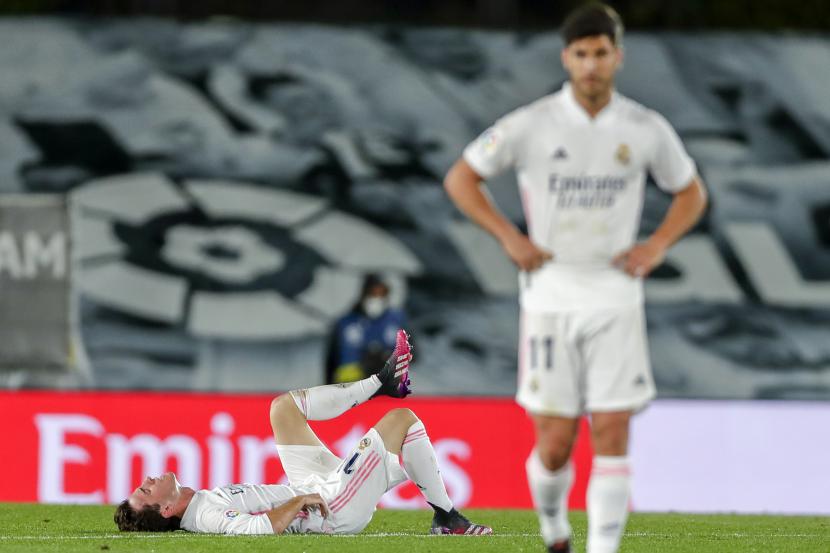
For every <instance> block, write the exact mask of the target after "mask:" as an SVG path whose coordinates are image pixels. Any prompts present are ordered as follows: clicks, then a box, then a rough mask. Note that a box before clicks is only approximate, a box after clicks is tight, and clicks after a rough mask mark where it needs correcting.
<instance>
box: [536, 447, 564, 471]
mask: <svg viewBox="0 0 830 553" xmlns="http://www.w3.org/2000/svg"><path fill="white" fill-rule="evenodd" d="M536 450H537V452H538V454H539V460H540V461H542V465H543V466H544V467H545V468H546V469H547V470H550V471H554V470H559V469H561V468H562V467H564V466H565V465H566V464H567V463H568V459H569V458H570V457H571V447H570V444H569V443H568V442H566V441H559V442H549V443H546V444H537V445H536Z"/></svg>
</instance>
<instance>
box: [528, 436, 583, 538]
mask: <svg viewBox="0 0 830 553" xmlns="http://www.w3.org/2000/svg"><path fill="white" fill-rule="evenodd" d="M525 469H526V470H527V482H528V484H529V485H530V495H531V496H533V505H534V506H535V507H536V514H537V515H538V516H539V527H540V528H541V530H542V540H544V542H545V545H547V546H550V545H553V544H554V543H557V542H560V541H563V540H567V539H570V537H571V525H570V523H569V522H568V494H569V493H570V491H571V485H572V484H573V481H574V470H573V465H572V464H571V462H570V461H568V463H567V464H566V465H565V466H564V467H562V468H561V469H559V470H557V471H550V470H548V469H547V468H545V465H543V464H542V460H541V459H540V458H539V454H538V453H537V452H536V450H535V449H534V450H533V451H531V452H530V456H529V457H528V458H527V462H526V463H525Z"/></svg>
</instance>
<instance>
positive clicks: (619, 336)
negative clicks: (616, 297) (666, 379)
mask: <svg viewBox="0 0 830 553" xmlns="http://www.w3.org/2000/svg"><path fill="white" fill-rule="evenodd" d="M655 393H656V390H655V387H654V378H653V376H652V374H651V363H650V362H649V353H648V342H647V339H646V327H645V314H644V312H643V307H642V306H639V305H638V306H632V307H623V308H615V309H609V310H601V311H600V310H584V311H581V310H580V311H568V312H556V313H542V312H532V311H528V310H523V311H522V318H521V323H520V330H519V383H518V392H517V394H516V401H518V403H519V405H521V406H522V407H524V408H525V409H526V410H527V411H528V412H530V413H533V414H537V415H551V416H562V417H574V418H576V417H579V416H581V415H583V414H585V413H592V412H597V411H600V412H601V411H626V410H631V411H639V410H641V409H643V408H644V407H645V406H646V405H647V404H648V402H649V401H651V400H652V399H653V398H654V396H655Z"/></svg>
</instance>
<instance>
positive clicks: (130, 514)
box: [113, 499, 182, 532]
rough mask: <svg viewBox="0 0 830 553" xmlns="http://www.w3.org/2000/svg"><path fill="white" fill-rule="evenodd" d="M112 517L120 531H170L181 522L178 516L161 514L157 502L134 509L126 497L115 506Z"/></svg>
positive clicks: (177, 527) (175, 528)
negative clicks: (167, 516)
mask: <svg viewBox="0 0 830 553" xmlns="http://www.w3.org/2000/svg"><path fill="white" fill-rule="evenodd" d="M113 519H114V520H115V525H116V526H118V529H119V530H121V531H122V532H172V531H173V530H178V529H179V526H180V524H181V522H182V519H181V518H179V517H169V518H165V517H163V516H161V506H160V505H159V504H158V503H156V504H155V505H145V506H144V507H142V508H141V509H139V510H135V509H133V508H132V506H131V505H130V502H129V501H128V500H126V499H125V500H124V501H122V502H121V503H119V504H118V507H116V508H115V516H113Z"/></svg>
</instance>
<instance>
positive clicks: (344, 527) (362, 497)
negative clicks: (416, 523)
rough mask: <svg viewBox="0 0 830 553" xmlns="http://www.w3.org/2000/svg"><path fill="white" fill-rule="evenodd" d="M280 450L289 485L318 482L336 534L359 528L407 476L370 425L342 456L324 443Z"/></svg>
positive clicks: (350, 531) (292, 446)
mask: <svg viewBox="0 0 830 553" xmlns="http://www.w3.org/2000/svg"><path fill="white" fill-rule="evenodd" d="M278 451H279V455H280V461H281V462H282V466H283V469H284V470H285V473H286V475H287V476H288V482H289V484H291V485H292V486H299V487H306V486H307V485H308V484H309V482H310V481H312V482H318V483H320V486H319V489H320V495H322V497H323V499H324V500H325V501H326V504H327V505H328V508H329V512H330V515H329V520H328V522H329V524H330V525H331V528H332V530H333V531H334V532H335V533H338V534H356V533H358V532H360V531H361V530H363V529H364V528H365V527H366V525H367V524H369V521H371V520H372V515H373V514H374V512H375V508H376V507H377V504H378V502H379V501H380V498H381V496H383V494H384V493H386V492H387V491H388V490H390V489H392V488H394V487H395V486H397V485H398V484H400V483H402V482H404V481H405V480H406V479H407V475H406V472H405V471H404V470H403V468H401V466H400V461H399V460H398V456H397V455H395V454H393V453H390V452H389V451H387V450H386V446H385V445H384V443H383V440H382V439H381V437H380V434H378V432H377V430H375V429H374V428H371V429H370V430H369V431H368V432H366V434H364V435H363V437H362V438H361V439H360V441H359V442H358V443H357V445H355V447H354V449H352V450H351V451H350V452H349V453H348V455H347V456H346V458H345V459H340V458H339V457H337V456H336V455H335V454H334V453H332V452H331V451H330V450H329V449H328V448H326V447H324V446H302V445H280V446H278ZM309 477H311V479H310V478H309ZM315 477H316V478H315Z"/></svg>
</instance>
